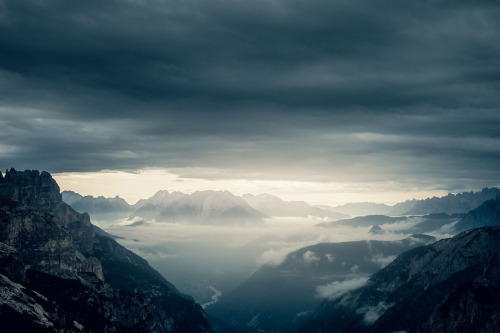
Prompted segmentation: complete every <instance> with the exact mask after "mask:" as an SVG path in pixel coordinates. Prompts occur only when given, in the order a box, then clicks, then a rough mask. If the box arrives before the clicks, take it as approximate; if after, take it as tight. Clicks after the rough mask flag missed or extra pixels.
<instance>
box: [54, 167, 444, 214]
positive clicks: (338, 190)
mask: <svg viewBox="0 0 500 333" xmlns="http://www.w3.org/2000/svg"><path fill="white" fill-rule="evenodd" d="M53 177H54V179H55V180H56V181H57V182H58V184H59V186H60V188H61V191H64V190H70V191H74V192H77V193H79V194H81V195H91V196H94V197H97V196H104V197H115V196H119V197H121V198H123V199H124V200H125V201H127V202H128V203H129V204H134V203H136V202H137V201H138V200H140V199H147V198H149V197H151V196H153V195H154V194H155V193H156V192H157V191H160V190H167V191H169V192H176V191H177V192H183V193H187V194H190V193H193V192H196V191H204V190H214V191H222V190H227V191H229V192H231V193H233V194H234V195H238V196H241V195H244V194H253V195H259V194H263V193H266V194H271V195H275V196H277V197H279V198H281V199H283V200H285V201H305V202H307V203H309V204H312V205H330V206H337V205H342V204H346V203H355V202H374V203H384V204H388V205H393V204H396V203H398V202H402V201H405V200H408V199H414V198H415V199H425V198H428V197H433V196H443V195H446V194H447V193H448V192H447V191H444V190H416V191H404V190H397V189H396V190H395V189H393V188H391V186H389V185H387V184H375V183H371V184H370V183H368V184H367V183H363V184H357V183H334V182H313V181H290V180H255V179H204V178H189V177H183V176H180V175H178V174H176V173H173V172H171V171H169V170H166V169H144V170H133V171H118V170H103V171H100V172H65V173H55V174H53ZM377 188H378V189H379V190H377Z"/></svg>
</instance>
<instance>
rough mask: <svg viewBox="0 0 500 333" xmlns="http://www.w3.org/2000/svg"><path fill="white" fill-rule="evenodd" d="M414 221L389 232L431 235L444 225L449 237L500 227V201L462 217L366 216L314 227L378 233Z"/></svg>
mask: <svg viewBox="0 0 500 333" xmlns="http://www.w3.org/2000/svg"><path fill="white" fill-rule="evenodd" d="M415 219H417V220H418V223H416V224H414V225H413V226H411V227H409V229H404V228H403V229H396V228H392V229H393V230H394V231H395V232H400V233H403V232H404V233H432V232H438V231H439V230H440V229H441V228H443V227H445V226H446V227H448V228H447V233H448V234H457V233H459V232H462V231H465V230H468V229H474V228H480V227H487V226H497V225H500V198H498V197H497V198H496V199H492V200H487V201H485V202H483V203H482V204H481V205H480V206H479V207H477V208H476V209H473V210H471V211H469V212H467V213H463V214H453V215H448V214H446V213H439V214H428V215H423V216H418V217H415V216H397V217H391V216H385V215H367V216H358V217H353V218H350V219H342V220H339V221H333V222H323V223H319V224H317V226H319V227H324V228H334V227H337V226H348V227H353V228H356V227H372V229H373V227H375V226H376V227H378V228H376V229H375V230H376V231H377V233H379V234H380V233H383V228H380V226H381V225H384V224H387V225H389V224H396V223H402V222H408V221H412V220H415Z"/></svg>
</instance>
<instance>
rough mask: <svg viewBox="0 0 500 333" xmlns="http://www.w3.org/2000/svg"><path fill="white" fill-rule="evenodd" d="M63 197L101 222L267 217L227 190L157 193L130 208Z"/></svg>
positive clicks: (235, 221)
mask: <svg viewBox="0 0 500 333" xmlns="http://www.w3.org/2000/svg"><path fill="white" fill-rule="evenodd" d="M62 195H63V200H64V201H65V202H66V203H68V204H69V205H71V206H72V207H73V208H74V209H75V210H77V211H79V212H82V213H83V212H88V213H89V214H90V215H91V216H93V217H94V216H95V217H96V219H98V220H103V221H109V220H111V221H112V220H115V219H120V218H127V217H129V218H130V219H133V218H143V219H146V220H153V219H154V220H156V221H158V222H180V223H191V224H208V225H241V224H256V223H261V222H263V219H264V218H265V217H267V216H266V214H264V213H262V212H259V211H257V210H256V209H254V208H252V207H251V206H250V205H249V204H248V203H247V202H246V201H245V200H243V199H242V198H240V197H237V196H235V195H233V194H232V193H231V192H229V191H196V192H194V193H192V194H185V193H181V192H172V193H170V192H168V191H158V192H156V193H155V194H154V195H153V196H152V197H150V198H148V199H141V200H139V201H138V202H137V203H136V204H135V205H129V204H128V203H127V202H126V201H125V200H123V199H122V198H120V197H115V198H104V197H98V198H95V197H93V196H85V197H83V196H81V195H79V194H78V193H75V192H72V191H64V192H63V193H62Z"/></svg>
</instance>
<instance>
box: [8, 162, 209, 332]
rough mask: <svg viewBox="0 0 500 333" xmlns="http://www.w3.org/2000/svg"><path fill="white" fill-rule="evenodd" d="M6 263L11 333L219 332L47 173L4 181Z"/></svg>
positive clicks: (27, 173)
mask: <svg viewBox="0 0 500 333" xmlns="http://www.w3.org/2000/svg"><path fill="white" fill-rule="evenodd" d="M0 263H1V265H0V319H1V321H2V327H3V328H5V329H7V330H8V331H9V332H30V331H31V332H35V331H36V332H61V331H64V332H213V330H212V328H211V327H210V325H209V324H208V322H207V321H206V319H205V315H204V312H203V310H202V308H201V307H200V306H199V305H198V304H196V303H195V302H194V301H193V300H192V299H191V298H190V297H189V296H186V295H183V294H181V293H180V292H179V291H178V290H177V289H176V288H175V287H174V286H173V285H172V284H171V283H170V282H168V281H167V280H166V279H165V278H164V277H163V276H161V275H160V274H159V273H158V272H157V271H156V270H154V269H153V268H152V267H151V266H149V264H148V263H147V262H146V261H145V260H144V259H142V258H141V257H139V256H138V255H136V254H134V253H133V252H131V251H129V250H127V249H125V248H124V247H122V246H121V245H119V244H118V243H117V242H116V241H114V240H113V239H112V238H110V237H107V236H105V235H103V234H102V233H96V232H95V230H94V228H93V225H92V224H91V222H90V219H89V215H88V214H86V213H85V214H80V213H78V212H76V211H75V210H73V209H72V208H71V207H70V206H69V205H68V204H66V203H64V202H63V201H62V197H61V194H60V190H59V186H58V185H57V183H56V182H55V181H54V179H53V178H52V177H51V175H50V174H49V173H47V172H42V173H39V172H38V171H31V170H26V171H23V172H18V171H16V170H14V169H10V170H9V171H7V172H6V174H5V176H3V175H2V174H1V173H0Z"/></svg>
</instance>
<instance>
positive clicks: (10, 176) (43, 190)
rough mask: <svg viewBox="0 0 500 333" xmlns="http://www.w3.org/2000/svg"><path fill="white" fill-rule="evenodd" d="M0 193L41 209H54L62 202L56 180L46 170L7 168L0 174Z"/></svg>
mask: <svg viewBox="0 0 500 333" xmlns="http://www.w3.org/2000/svg"><path fill="white" fill-rule="evenodd" d="M0 176H1V174H0ZM0 195H5V196H8V197H10V198H12V200H15V201H18V202H20V203H22V204H23V205H26V206H28V207H32V208H35V209H40V210H42V211H51V210H54V209H55V208H56V207H57V206H58V205H60V204H61V202H62V197H61V193H60V189H59V186H58V185H57V183H56V181H55V180H54V179H53V178H52V176H51V175H50V174H49V173H48V172H46V171H43V172H42V173H40V172H39V171H38V170H25V171H16V170H15V169H14V168H12V169H10V170H7V171H6V172H5V176H1V181H0Z"/></svg>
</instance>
